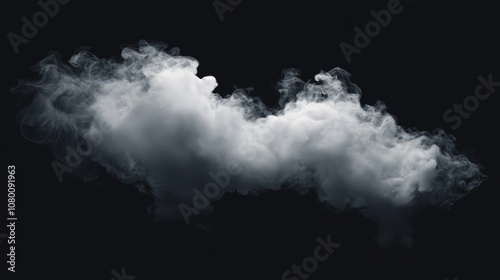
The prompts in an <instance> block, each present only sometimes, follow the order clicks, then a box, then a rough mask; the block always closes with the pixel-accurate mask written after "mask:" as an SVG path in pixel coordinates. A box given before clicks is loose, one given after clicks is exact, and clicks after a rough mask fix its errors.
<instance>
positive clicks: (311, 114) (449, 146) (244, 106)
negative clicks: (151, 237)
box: [16, 43, 483, 243]
mask: <svg viewBox="0 0 500 280" xmlns="http://www.w3.org/2000/svg"><path fill="white" fill-rule="evenodd" d="M197 66H198V62H197V61H196V60H195V59H193V58H190V57H185V56H180V55H177V54H176V53H175V49H174V50H171V51H168V52H167V51H165V49H164V48H163V47H160V46H152V45H148V44H146V43H141V44H140V47H139V48H138V49H132V48H125V49H124V50H123V52H122V59H120V60H105V59H99V58H96V57H95V56H93V55H92V54H90V53H88V52H81V53H79V54H76V55H74V56H73V57H72V58H71V60H70V61H69V64H65V63H63V62H61V61H60V59H58V58H57V56H56V55H51V56H49V57H48V58H46V59H45V60H44V61H42V62H41V63H40V64H39V65H38V70H39V72H40V74H41V76H42V77H41V79H40V80H38V81H31V82H26V81H24V82H22V83H21V84H20V86H19V87H18V88H17V89H16V90H17V91H21V90H22V91H28V92H30V93H33V95H34V98H33V101H32V102H31V104H30V105H29V106H28V107H27V108H26V109H25V110H24V111H22V112H21V114H20V122H21V126H22V131H23V133H24V135H25V136H26V137H27V138H29V139H31V140H33V141H36V142H39V143H44V144H47V145H49V146H50V147H51V148H52V149H53V150H54V152H55V153H56V155H57V156H58V158H60V159H61V160H62V161H63V162H62V163H64V164H65V165H68V164H69V165H71V166H72V168H74V169H75V170H76V171H75V172H78V171H80V172H89V171H88V170H85V168H84V166H86V165H84V164H80V162H76V164H75V162H74V161H75V159H74V158H75V157H74V156H73V155H72V154H71V153H74V152H75V151H76V152H79V153H80V156H81V157H82V158H84V159H85V162H94V163H98V164H99V165H100V166H102V167H104V168H105V169H106V170H108V172H110V173H111V174H113V175H114V176H115V177H116V178H117V179H119V180H121V181H123V182H126V183H137V182H143V183H145V184H147V186H148V188H150V190H151V193H152V194H153V195H154V197H155V199H156V201H157V203H156V211H155V216H156V218H157V219H168V218H176V217H177V218H179V217H182V216H184V218H185V219H186V221H188V222H189V220H190V219H193V218H194V217H195V216H196V215H197V214H198V213H199V211H203V210H204V209H202V208H203V207H205V206H206V205H203V204H204V203H205V201H204V199H203V198H201V199H200V196H204V197H207V196H208V197H209V198H210V199H212V200H214V199H218V198H220V197H221V196H222V195H223V193H225V192H228V191H236V192H238V193H241V194H256V193H259V192H261V191H266V190H277V189H280V188H281V187H283V186H287V187H290V188H293V189H295V190H297V191H299V192H305V191H309V190H316V191H317V193H318V196H319V198H320V200H321V201H323V202H325V203H328V204H331V205H333V206H334V207H336V208H344V207H346V206H349V207H356V208H360V209H362V212H363V213H365V214H366V215H367V216H369V217H371V218H372V219H374V220H376V221H378V222H379V224H380V226H381V230H382V231H381V232H382V236H386V235H387V236H391V234H384V231H385V232H386V233H387V232H389V233H392V236H394V235H406V232H404V231H406V230H408V231H409V229H407V228H406V225H407V224H405V223H401V222H402V221H404V220H405V219H406V213H407V212H412V209H415V208H416V207H419V206H421V205H440V204H443V203H447V202H453V201H456V200H457V199H458V198H460V197H461V196H463V195H464V194H465V193H467V192H468V191H470V190H471V189H473V188H475V187H476V186H478V185H479V184H480V183H481V181H482V180H483V175H482V174H481V173H480V170H479V167H478V166H477V165H476V164H474V163H471V162H470V161H469V160H468V159H467V158H466V157H465V156H463V155H460V154H457V153H456V151H455V148H454V144H453V139H452V138H451V137H450V136H448V135H446V134H444V133H440V134H438V135H432V134H430V133H425V132H418V131H408V130H405V129H403V128H401V127H400V126H398V125H397V124H396V122H395V120H394V118H393V117H392V116H391V115H390V114H388V113H386V112H385V108H384V106H383V104H382V103H379V104H376V105H375V106H368V105H365V106H362V105H361V104H360V96H361V95H360V90H359V89H358V88H357V87H356V86H355V85H354V84H351V83H350V81H349V75H348V73H347V72H345V71H343V70H341V69H338V68H336V69H334V70H332V71H329V72H322V73H320V74H317V75H316V76H315V81H314V82H307V83H306V82H303V81H302V80H300V78H299V77H298V74H297V73H296V72H294V71H292V70H289V71H285V72H284V75H283V79H282V81H281V82H280V83H279V86H280V92H281V93H282V98H281V101H280V104H281V106H280V107H279V108H276V109H271V108H267V107H266V106H264V105H263V104H262V103H261V102H259V101H258V100H256V99H254V98H250V97H248V96H247V95H245V93H244V91H242V90H239V91H236V92H234V93H233V94H231V95H230V96H228V97H225V98H222V97H221V96H220V95H219V94H217V93H214V89H215V88H216V86H217V82H216V79H215V78H214V77H212V76H206V77H203V78H199V77H198V76H197V75H196V71H197ZM85 141H87V143H86V144H85V145H82V143H85ZM68 147H69V148H68ZM82 155H84V156H82ZM65 161H66V162H65ZM207 185H208V186H207ZM193 189H194V191H193ZM198 191H199V192H198ZM193 199H194V201H193ZM193 203H194V205H193ZM278 207H279V205H278ZM206 209H208V208H206ZM398 224H402V225H399V226H398ZM381 238H384V237H381ZM404 238H406V237H404ZM404 238H403V239H404ZM402 241H403V242H407V243H409V241H408V240H407V241H404V240H402Z"/></svg>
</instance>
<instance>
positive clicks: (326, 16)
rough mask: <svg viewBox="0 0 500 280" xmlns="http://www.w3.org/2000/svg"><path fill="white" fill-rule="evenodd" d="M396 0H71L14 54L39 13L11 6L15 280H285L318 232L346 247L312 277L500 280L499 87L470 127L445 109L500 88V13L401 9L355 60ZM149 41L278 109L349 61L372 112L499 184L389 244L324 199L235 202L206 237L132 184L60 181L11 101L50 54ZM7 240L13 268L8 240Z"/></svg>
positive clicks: (283, 194) (223, 205)
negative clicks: (216, 3) (154, 213)
mask: <svg viewBox="0 0 500 280" xmlns="http://www.w3.org/2000/svg"><path fill="white" fill-rule="evenodd" d="M388 2H389V1H364V2H363V1H328V2H327V1H273V2H272V3H269V2H266V1H249V0H243V2H242V3H241V4H240V5H238V6H236V7H235V8H234V10H233V11H232V12H226V13H225V14H224V21H222V22H221V21H220V19H219V17H218V15H217V13H216V11H215V9H214V7H213V5H212V1H209V0H206V1H176V3H171V2H169V1H147V0H142V1H129V2H124V1H106V2H104V1H77V0H72V1H70V2H69V3H68V4H66V5H64V6H60V11H59V12H58V14H57V15H56V16H55V17H53V18H51V19H50V20H49V22H48V24H47V25H46V26H44V27H43V28H40V29H39V31H38V34H37V35H36V36H35V37H34V38H33V39H30V41H29V43H27V44H23V45H21V46H20V47H19V53H17V54H16V53H14V51H13V49H12V47H11V45H10V43H9V41H8V39H7V36H6V34H7V33H8V32H14V33H17V34H20V32H21V31H20V30H21V26H22V22H21V20H20V18H21V17H23V16H26V17H28V18H31V17H32V15H33V13H35V12H36V11H38V10H40V8H39V6H38V5H37V4H36V1H24V2H21V1H18V2H16V3H15V4H13V3H12V2H8V3H4V6H3V8H2V10H3V17H2V18H3V20H4V24H3V27H4V28H6V29H5V30H4V32H3V34H4V36H5V37H4V39H3V51H2V53H3V55H4V57H3V63H2V64H3V67H4V68H3V75H4V78H3V79H2V85H3V92H4V96H5V97H4V103H5V106H6V107H7V108H5V109H4V111H5V112H6V116H5V117H4V119H5V121H6V124H5V125H6V126H4V130H3V136H4V137H3V138H4V140H5V139H6V141H3V145H4V150H5V151H6V152H7V158H6V161H5V162H4V164H5V166H7V165H15V166H16V180H17V182H16V186H17V187H16V188H17V191H16V194H17V196H16V199H17V202H16V205H17V217H18V219H19V220H18V222H17V227H16V236H17V238H16V240H17V246H16V248H17V250H16V255H17V256H16V270H17V272H16V274H15V275H13V274H12V273H8V274H7V273H6V274H7V276H8V277H7V279H11V278H12V277H13V276H17V277H18V279H35V278H43V279H103V280H108V279H112V278H113V274H112V273H111V270H112V269H116V270H117V271H120V270H121V268H122V267H126V272H127V274H129V275H134V276H135V277H136V278H135V279H136V280H149V279H164V280H168V279H281V275H282V273H283V272H284V271H285V270H287V269H289V268H290V267H291V265H293V264H300V263H301V262H302V260H303V259H304V258H305V257H308V256H310V255H311V254H312V252H313V249H314V248H315V246H316V244H317V243H316V237H318V236H320V237H323V238H325V237H326V236H327V235H329V234H331V236H332V239H333V240H334V241H336V242H339V243H341V244H342V246H341V247H340V248H339V249H338V250H337V251H336V252H334V253H333V254H332V255H331V256H330V258H329V259H328V260H327V261H325V262H322V263H320V265H319V268H318V270H317V271H316V272H314V273H312V274H311V275H310V277H309V279H439V280H441V279H445V278H447V279H453V278H454V277H455V276H458V279H460V280H466V279H498V278H497V277H499V275H500V272H499V270H498V267H499V266H500V259H499V255H500V241H499V238H498V236H500V230H499V220H500V215H499V213H500V207H499V201H500V200H499V199H500V196H499V191H498V182H499V181H500V180H498V179H499V175H498V174H499V171H500V170H499V166H500V164H499V163H498V160H497V158H498V156H499V150H498V148H497V147H498V143H499V142H500V141H499V137H498V129H499V128H500V126H499V124H500V118H499V113H498V112H499V109H500V106H499V105H500V102H499V100H500V99H499V97H498V94H499V92H500V89H498V88H497V90H496V92H494V93H492V94H491V96H490V97H489V98H488V99H487V100H485V101H481V103H480V106H479V108H478V110H477V111H475V112H473V113H472V114H471V116H470V117H469V118H468V119H464V120H463V123H462V125H461V126H460V127H459V128H458V129H457V130H454V129H452V128H451V123H446V122H445V121H444V120H443V112H445V111H446V110H447V109H449V108H451V107H452V105H453V104H454V103H458V104H461V103H462V102H463V100H464V98H465V97H467V96H469V95H472V94H474V89H475V87H476V85H477V84H478V83H479V82H478V80H477V77H478V76H479V75H482V76H483V77H487V76H488V75H489V74H493V80H496V81H499V80H500V75H499V65H500V63H499V61H500V60H499V56H500V55H499V53H500V52H499V50H500V40H499V34H500V23H499V21H500V17H499V15H500V13H499V12H500V4H499V2H498V1H483V2H484V3H482V2H478V1H474V2H473V3H472V2H469V3H467V2H460V1H458V2H457V1H444V3H442V2H441V1H440V3H436V2H437V1H434V2H432V1H417V0H414V1H402V2H401V3H402V6H403V7H404V8H403V11H402V12H401V13H400V14H398V15H393V16H392V20H391V23H390V24H389V25H388V26H387V27H385V28H382V30H381V32H380V34H379V35H378V36H376V37H375V38H372V40H371V42H370V44H369V45H368V46H367V47H366V48H364V49H362V51H361V53H360V54H354V55H353V56H352V62H351V63H350V64H349V63H347V62H346V60H345V58H344V56H343V54H342V52H341V50H340V48H339V44H340V42H342V41H344V42H346V43H349V44H353V38H354V34H355V33H354V31H353V27H354V26H359V27H360V28H364V26H365V24H366V23H367V22H369V21H371V20H372V16H371V15H370V10H376V11H378V10H380V9H385V8H386V6H387V3H388ZM139 40H148V41H153V42H164V43H167V44H168V45H169V46H170V47H178V48H180V52H181V54H182V55H188V56H192V57H194V58H196V59H197V60H199V62H200V67H199V68H198V70H199V73H198V75H199V76H200V77H202V76H205V75H213V76H215V77H216V78H217V81H218V83H219V86H218V88H217V89H216V92H218V93H220V94H222V95H225V94H228V93H231V92H232V91H233V89H234V87H235V86H238V87H253V88H254V91H253V94H254V95H258V96H261V97H262V99H263V100H264V101H265V102H266V103H267V104H268V105H270V106H272V105H274V104H275V103H276V101H277V98H278V93H277V92H276V90H275V89H274V87H273V84H275V83H276V82H277V81H278V79H279V78H280V75H281V71H282V70H283V69H285V68H289V67H295V68H298V69H299V70H301V73H302V78H303V79H304V80H308V79H312V78H313V77H314V75H315V74H316V73H318V72H319V71H320V70H326V71H327V70H330V69H332V68H334V67H341V68H343V69H345V70H347V71H349V72H350V73H351V74H352V80H353V82H355V83H356V84H357V85H358V86H359V87H360V88H361V89H362V90H363V97H362V102H363V103H366V104H374V103H375V102H376V101H377V100H381V101H383V102H384V103H385V104H386V105H387V106H388V111H389V112H390V113H391V114H393V115H395V116H397V118H398V122H399V123H400V124H401V125H402V126H404V127H408V128H413V127H414V128H418V129H419V130H428V131H432V130H434V129H435V128H442V129H444V130H445V131H446V132H449V133H452V134H453V135H454V136H455V137H456V138H457V139H458V141H457V143H458V146H459V147H460V148H461V149H462V150H463V151H465V152H466V153H467V154H468V155H469V156H470V158H471V159H473V160H474V161H476V162H479V163H481V164H482V165H484V167H485V169H484V173H485V174H487V175H488V176H489V179H488V180H487V181H486V182H484V183H483V184H482V185H481V186H480V187H479V188H478V189H477V190H476V191H474V192H473V193H472V194H471V195H469V196H467V197H465V198H464V199H462V200H461V201H459V203H457V204H456V205H455V206H454V207H453V208H452V209H451V210H450V211H448V212H444V213H443V212H440V211H438V210H437V209H428V210H426V211H423V212H422V213H420V214H419V215H418V217H417V218H416V219H415V221H414V229H415V236H414V237H415V244H414V246H413V247H412V248H409V249H402V248H394V249H392V250H387V249H383V248H380V247H379V246H378V245H377V244H376V243H374V242H373V237H374V236H375V234H376V227H375V226H374V225H373V224H372V223H371V222H369V221H368V220H366V219H364V218H362V217H361V216H359V215H358V214H357V213H355V212H349V213H341V214H334V213H332V212H330V211H327V210H326V209H324V208H322V207H320V206H319V205H318V204H317V203H316V198H315V197H314V195H313V194H310V195H306V196H300V195H298V194H295V193H293V192H290V191H280V192H274V193H268V194H265V195H262V196H260V197H245V196H238V195H233V194H232V195H227V196H224V197H223V198H222V199H221V200H220V201H218V202H216V203H215V213H214V215H213V216H212V217H211V219H210V220H209V221H208V222H207V224H206V225H207V226H206V227H205V229H201V228H200V227H197V226H186V225H185V224H181V223H161V224H155V223H153V222H151V221H150V219H149V217H148V215H147V211H146V207H147V206H148V205H149V204H150V203H151V201H150V200H149V199H148V198H147V197H146V196H144V195H142V194H141V193H140V192H139V191H138V190H137V189H136V188H135V187H133V186H128V185H123V184H120V183H118V182H117V181H115V180H114V179H113V178H101V180H100V181H99V183H84V182H82V181H81V180H79V179H78V178H74V177H72V176H71V175H68V174H65V175H64V181H63V182H62V183H60V182H59V181H58V180H57V177H56V176H55V173H54V171H53V170H52V167H51V163H52V161H53V160H54V156H53V155H52V153H51V152H50V151H49V150H48V149H47V148H45V147H43V146H39V145H37V144H34V143H31V142H29V141H27V140H25V139H24V138H23V137H22V136H21V135H20V133H19V126H18V123H17V122H16V120H15V115H16V113H17V111H18V110H19V108H20V107H19V106H21V105H22V102H20V100H19V98H18V96H14V95H12V94H11V93H10V91H9V89H10V88H12V87H13V86H15V85H16V83H17V80H18V79H21V78H22V79H24V78H36V77H37V76H36V73H34V72H31V71H30V68H31V66H33V65H34V64H36V63H37V62H38V61H39V60H41V59H43V58H44V57H46V56H47V55H48V54H49V52H51V51H57V52H59V53H61V56H62V57H63V59H66V60H67V59H69V57H70V56H71V54H73V53H74V52H75V51H76V50H78V49H81V48H87V49H89V50H90V51H91V52H93V53H94V54H96V55H97V56H98V57H103V58H106V57H117V56H119V55H120V51H121V48H122V47H124V46H128V45H132V44H135V43H137V42H138V41H139ZM5 195H6V193H5ZM4 199H5V204H2V205H4V206H3V207H6V208H7V202H6V200H7V196H5V197H4ZM278 205H279V207H278ZM5 231H6V229H4V230H2V231H1V232H5ZM0 246H1V254H2V257H1V259H2V260H3V259H4V257H5V254H7V244H6V242H5V240H2V243H1V245H0ZM2 263H3V264H2V270H3V271H7V264H6V263H5V262H2ZM28 277H29V278H28ZM2 279H5V278H2ZM12 279H14V278H12Z"/></svg>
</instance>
